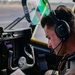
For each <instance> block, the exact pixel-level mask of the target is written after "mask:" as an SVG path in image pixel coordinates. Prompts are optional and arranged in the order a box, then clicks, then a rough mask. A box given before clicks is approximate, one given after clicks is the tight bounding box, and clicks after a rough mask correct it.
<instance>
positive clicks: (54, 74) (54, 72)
mask: <svg viewBox="0 0 75 75" xmlns="http://www.w3.org/2000/svg"><path fill="white" fill-rule="evenodd" d="M61 43H62V45H61V47H60V49H59V51H58V53H57V55H58V54H59V53H60V51H61V49H62V47H63V44H64V42H62V40H61V41H60V43H59V44H58V45H57V46H56V47H55V48H54V50H55V49H56V48H57V47H58V46H59V45H60V44H61ZM56 59H57V58H56ZM56 62H57V60H56ZM52 75H56V71H55V70H53V71H52Z"/></svg>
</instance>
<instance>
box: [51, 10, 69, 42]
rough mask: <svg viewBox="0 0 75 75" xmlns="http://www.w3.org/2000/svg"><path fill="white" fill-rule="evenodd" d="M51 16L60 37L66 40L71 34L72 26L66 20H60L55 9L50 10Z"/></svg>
mask: <svg viewBox="0 0 75 75" xmlns="http://www.w3.org/2000/svg"><path fill="white" fill-rule="evenodd" d="M50 18H52V19H53V21H54V23H55V24H54V29H55V32H56V35H57V36H58V38H60V39H61V40H62V41H65V40H66V39H67V38H68V37H69V35H70V26H69V24H68V23H67V22H66V21H65V20H59V19H58V18H57V17H56V13H55V11H54V10H51V11H50Z"/></svg>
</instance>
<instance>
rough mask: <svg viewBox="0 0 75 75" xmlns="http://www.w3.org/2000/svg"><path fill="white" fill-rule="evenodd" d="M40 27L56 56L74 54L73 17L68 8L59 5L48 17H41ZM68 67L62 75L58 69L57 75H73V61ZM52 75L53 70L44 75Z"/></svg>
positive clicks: (74, 31)
mask: <svg viewBox="0 0 75 75" xmlns="http://www.w3.org/2000/svg"><path fill="white" fill-rule="evenodd" d="M41 26H42V28H43V29H44V32H45V36H46V38H47V39H48V47H49V48H52V50H53V52H54V53H55V54H56V55H58V56H62V55H63V56H64V58H65V57H66V56H69V55H71V54H72V53H74V52H75V16H74V13H73V12H72V10H71V9H70V8H68V7H67V6H65V5H59V6H58V7H57V8H56V9H55V10H51V11H50V13H49V15H48V16H43V17H42V19H41ZM61 60H62V59H61ZM66 60H67V59H66ZM59 64H60V63H59ZM65 65H67V61H66V64H65ZM67 66H68V65H67ZM69 66H70V67H67V68H66V70H65V71H64V73H63V74H62V72H61V73H59V69H58V74H57V75H75V61H74V60H72V65H71V64H70V65H69ZM59 67H60V65H59V66H58V68H59ZM53 73H54V70H48V71H46V72H45V75H55V74H53Z"/></svg>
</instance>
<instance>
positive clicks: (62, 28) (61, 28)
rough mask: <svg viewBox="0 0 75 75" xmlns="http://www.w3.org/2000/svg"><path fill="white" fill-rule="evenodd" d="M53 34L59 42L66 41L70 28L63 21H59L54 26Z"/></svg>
mask: <svg viewBox="0 0 75 75" xmlns="http://www.w3.org/2000/svg"><path fill="white" fill-rule="evenodd" d="M55 32H56V34H57V36H58V37H59V38H60V39H61V40H66V39H67V38H68V36H69V35H70V27H69V25H68V23H67V22H66V21H64V20H59V21H58V22H57V24H56V25H55Z"/></svg>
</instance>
